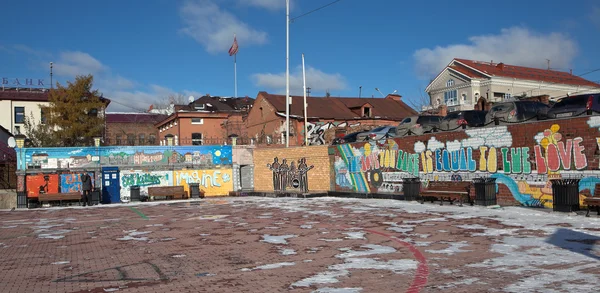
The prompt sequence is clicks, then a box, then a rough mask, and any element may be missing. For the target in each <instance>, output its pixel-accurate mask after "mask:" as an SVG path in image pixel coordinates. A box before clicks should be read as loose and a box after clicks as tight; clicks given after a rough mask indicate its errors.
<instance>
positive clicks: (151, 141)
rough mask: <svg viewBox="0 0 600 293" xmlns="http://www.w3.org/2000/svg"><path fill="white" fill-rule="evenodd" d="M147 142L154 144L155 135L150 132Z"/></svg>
mask: <svg viewBox="0 0 600 293" xmlns="http://www.w3.org/2000/svg"><path fill="white" fill-rule="evenodd" d="M148 144H149V145H155V144H156V135H154V134H150V135H149V136H148Z"/></svg>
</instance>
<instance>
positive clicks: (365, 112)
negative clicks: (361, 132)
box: [363, 107, 371, 117]
mask: <svg viewBox="0 0 600 293" xmlns="http://www.w3.org/2000/svg"><path fill="white" fill-rule="evenodd" d="M363 117H371V108H370V107H364V108H363Z"/></svg>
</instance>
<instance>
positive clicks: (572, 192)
mask: <svg viewBox="0 0 600 293" xmlns="http://www.w3.org/2000/svg"><path fill="white" fill-rule="evenodd" d="M550 182H552V204H553V208H552V210H553V211H556V212H575V211H578V210H579V179H552V180H550Z"/></svg>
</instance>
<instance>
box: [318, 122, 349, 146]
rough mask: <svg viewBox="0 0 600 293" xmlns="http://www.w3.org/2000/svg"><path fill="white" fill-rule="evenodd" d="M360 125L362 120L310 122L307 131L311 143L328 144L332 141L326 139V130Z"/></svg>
mask: <svg viewBox="0 0 600 293" xmlns="http://www.w3.org/2000/svg"><path fill="white" fill-rule="evenodd" d="M357 126H360V122H312V123H311V122H308V123H307V124H306V133H307V135H308V144H309V145H327V144H329V143H331V141H327V140H326V139H325V131H327V130H329V129H332V128H340V129H343V128H347V127H357Z"/></svg>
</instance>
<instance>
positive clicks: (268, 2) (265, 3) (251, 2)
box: [238, 0, 293, 11]
mask: <svg viewBox="0 0 600 293" xmlns="http://www.w3.org/2000/svg"><path fill="white" fill-rule="evenodd" d="M238 2H239V3H240V4H243V5H248V6H256V7H259V8H265V9H268V10H271V11H276V10H280V9H285V0H239V1H238ZM292 3H293V1H291V2H290V9H291V7H292V6H293V4H292Z"/></svg>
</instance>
